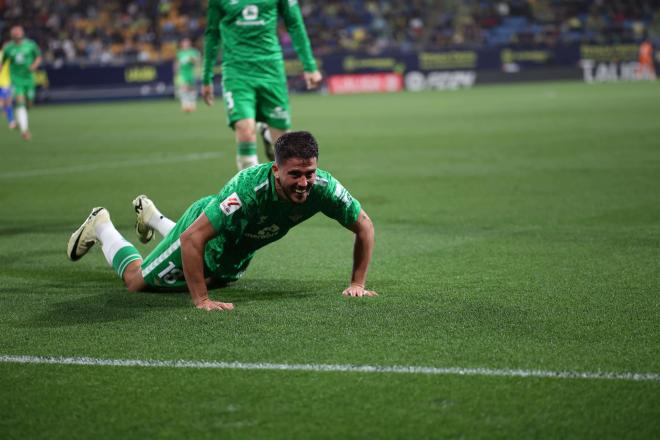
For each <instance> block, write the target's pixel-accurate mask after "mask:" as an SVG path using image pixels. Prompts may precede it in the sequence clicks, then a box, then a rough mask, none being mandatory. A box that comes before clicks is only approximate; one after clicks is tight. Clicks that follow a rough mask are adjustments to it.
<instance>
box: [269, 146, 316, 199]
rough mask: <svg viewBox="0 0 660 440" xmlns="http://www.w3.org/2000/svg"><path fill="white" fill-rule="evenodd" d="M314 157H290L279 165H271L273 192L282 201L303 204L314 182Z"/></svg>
mask: <svg viewBox="0 0 660 440" xmlns="http://www.w3.org/2000/svg"><path fill="white" fill-rule="evenodd" d="M316 162H317V161H316V157H312V158H310V159H301V158H299V157H291V158H289V159H286V160H284V161H283V162H282V163H281V164H279V165H278V164H277V163H274V164H273V172H274V173H275V190H276V191H277V195H278V196H279V197H280V199H282V200H288V201H290V202H291V203H305V202H306V201H307V197H308V196H309V193H310V191H311V190H312V187H313V186H314V181H315V180H316Z"/></svg>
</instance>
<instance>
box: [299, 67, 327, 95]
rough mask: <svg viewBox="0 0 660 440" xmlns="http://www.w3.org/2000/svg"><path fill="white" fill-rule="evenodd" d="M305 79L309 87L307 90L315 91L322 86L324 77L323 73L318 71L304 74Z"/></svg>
mask: <svg viewBox="0 0 660 440" xmlns="http://www.w3.org/2000/svg"><path fill="white" fill-rule="evenodd" d="M303 78H305V84H306V85H307V89H308V90H311V89H315V88H317V87H318V86H319V84H321V80H322V79H323V76H322V75H321V72H319V71H318V70H315V71H313V72H304V73H303Z"/></svg>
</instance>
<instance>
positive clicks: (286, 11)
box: [277, 0, 317, 72]
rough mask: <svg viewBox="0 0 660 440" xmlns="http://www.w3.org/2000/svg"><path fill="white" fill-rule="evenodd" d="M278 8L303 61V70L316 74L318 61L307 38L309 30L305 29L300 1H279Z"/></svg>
mask: <svg viewBox="0 0 660 440" xmlns="http://www.w3.org/2000/svg"><path fill="white" fill-rule="evenodd" d="M277 7H278V9H279V13H280V15H282V18H283V19H284V24H285V25H286V29H287V31H288V32H289V35H290V36H291V42H292V43H293V48H294V49H295V50H296V53H297V54H298V57H299V58H300V61H302V64H303V69H304V70H305V72H314V71H315V70H317V67H316V60H315V59H314V54H313V53H312V45H311V44H310V43H309V38H308V37H307V30H306V29H305V23H304V21H303V17H302V12H301V11H300V6H299V5H298V0H278V6H277Z"/></svg>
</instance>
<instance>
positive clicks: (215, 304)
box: [195, 298, 234, 312]
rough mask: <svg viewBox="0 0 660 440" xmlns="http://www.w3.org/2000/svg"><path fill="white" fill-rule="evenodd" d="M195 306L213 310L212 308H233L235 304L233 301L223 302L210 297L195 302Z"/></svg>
mask: <svg viewBox="0 0 660 440" xmlns="http://www.w3.org/2000/svg"><path fill="white" fill-rule="evenodd" d="M195 307H197V308H198V309H202V310H206V311H209V312H210V311H212V310H220V311H223V310H233V309H234V305H233V304H232V303H223V302H220V301H212V300H210V299H209V298H206V299H203V300H201V301H199V302H198V303H196V304H195Z"/></svg>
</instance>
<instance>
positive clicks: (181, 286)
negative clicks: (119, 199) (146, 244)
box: [142, 196, 243, 290]
mask: <svg viewBox="0 0 660 440" xmlns="http://www.w3.org/2000/svg"><path fill="white" fill-rule="evenodd" d="M212 199H213V196H208V197H204V198H202V199H200V200H198V201H196V202H195V203H193V204H192V205H191V206H190V207H189V208H188V209H187V210H186V212H184V213H183V215H182V216H181V218H180V219H179V220H178V221H177V222H176V225H174V228H172V230H171V231H170V233H169V234H167V236H165V237H164V238H163V240H162V241H161V242H160V243H158V246H156V247H155V248H154V250H153V251H151V253H150V254H149V255H148V256H147V257H146V258H145V259H144V260H143V261H142V277H143V278H144V282H145V283H146V284H147V286H149V287H152V288H155V289H156V290H185V289H186V288H187V284H186V280H185V278H184V276H183V263H182V259H181V241H180V239H179V237H180V236H181V234H182V233H183V231H185V230H186V229H188V226H190V225H191V224H193V222H194V221H195V220H197V217H199V216H200V214H202V212H204V208H206V206H207V205H208V204H209V202H210V201H211V200H212ZM204 271H205V272H207V269H206V265H205V268H204ZM242 274H243V271H242V270H240V271H233V270H230V271H229V272H227V273H222V276H221V278H219V277H218V276H217V274H215V277H214V278H216V280H217V281H221V282H231V281H236V280H237V279H239V278H240V277H241V275H242ZM204 276H206V277H209V276H211V274H209V273H205V275H204Z"/></svg>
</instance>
